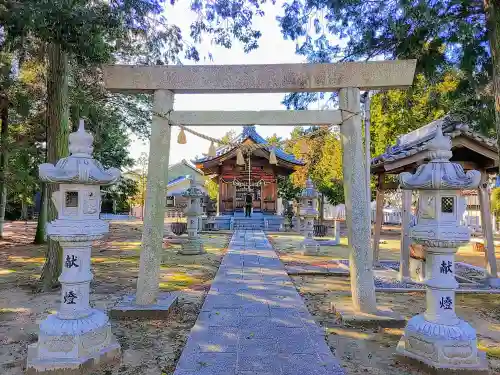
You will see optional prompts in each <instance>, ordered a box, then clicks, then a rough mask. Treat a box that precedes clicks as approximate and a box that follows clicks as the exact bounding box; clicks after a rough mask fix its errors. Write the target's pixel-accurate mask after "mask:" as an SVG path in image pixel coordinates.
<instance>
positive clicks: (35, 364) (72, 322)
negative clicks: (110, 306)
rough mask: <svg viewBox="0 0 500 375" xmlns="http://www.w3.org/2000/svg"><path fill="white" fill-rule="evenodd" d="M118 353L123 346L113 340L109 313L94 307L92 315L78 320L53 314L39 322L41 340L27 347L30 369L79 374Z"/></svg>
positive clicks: (30, 371) (33, 371) (111, 358)
mask: <svg viewBox="0 0 500 375" xmlns="http://www.w3.org/2000/svg"><path fill="white" fill-rule="evenodd" d="M119 354H120V345H118V344H117V343H116V340H114V338H113V335H112V334H111V325H110V324H109V319H108V316H107V315H106V314H104V313H103V312H102V311H99V310H94V309H91V310H90V314H89V315H87V316H85V317H82V318H77V319H61V318H60V317H59V316H58V315H57V314H54V315H50V316H49V317H48V318H47V319H46V320H44V321H43V322H42V323H41V324H40V334H39V335H38V343H36V344H32V345H30V346H29V347H28V361H27V371H28V373H31V374H40V373H44V374H45V373H47V374H57V373H58V372H57V371H59V373H61V374H63V373H64V374H67V373H75V374H76V373H78V371H83V369H84V368H90V367H92V366H95V365H98V364H99V363H102V362H109V361H112V360H113V359H114V358H117V357H119ZM50 371H52V372H50ZM71 371H73V372H71Z"/></svg>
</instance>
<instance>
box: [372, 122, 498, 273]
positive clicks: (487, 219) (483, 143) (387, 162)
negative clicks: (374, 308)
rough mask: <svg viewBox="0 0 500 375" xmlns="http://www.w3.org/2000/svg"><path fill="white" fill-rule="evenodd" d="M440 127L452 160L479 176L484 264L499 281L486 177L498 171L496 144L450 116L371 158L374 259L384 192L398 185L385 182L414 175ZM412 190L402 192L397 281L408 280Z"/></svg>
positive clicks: (376, 253)
mask: <svg viewBox="0 0 500 375" xmlns="http://www.w3.org/2000/svg"><path fill="white" fill-rule="evenodd" d="M438 125H441V126H442V129H443V133H444V134H445V135H448V136H450V137H451V141H452V152H453V157H452V158H451V161H453V162H456V163H459V164H461V165H462V167H463V168H464V169H465V170H466V171H467V170H471V169H475V170H478V171H480V172H481V174H482V183H481V184H480V186H479V189H478V196H479V203H480V208H481V221H482V230H483V235H484V239H485V243H486V252H485V265H486V271H487V277H488V279H489V280H490V283H497V282H498V275H497V264H496V258H495V246H494V240H493V225H492V222H491V213H490V195H489V191H488V176H489V175H490V174H496V172H497V170H498V153H497V147H496V141H495V140H493V139H490V138H487V137H484V136H482V135H481V134H479V133H477V132H474V131H472V130H471V129H470V128H469V127H468V126H467V125H466V124H464V123H463V122H462V121H460V120H459V119H456V118H453V117H452V116H446V117H443V118H442V119H439V120H436V121H433V122H431V123H430V124H427V125H425V126H423V127H421V128H419V129H417V130H415V131H413V132H410V133H408V134H405V135H402V136H400V137H399V138H398V139H397V142H396V145H394V146H390V147H388V149H387V151H386V152H385V153H384V154H382V155H379V156H377V157H375V158H373V159H372V163H371V173H372V174H374V175H376V176H377V178H378V184H377V198H376V221H375V230H374V240H373V253H374V256H373V259H374V262H375V263H377V262H378V256H379V255H378V254H379V246H380V231H381V228H382V209H383V205H384V191H386V190H389V189H397V187H398V186H399V182H397V180H396V181H395V180H394V179H392V180H393V181H387V180H388V179H389V178H386V177H388V176H395V177H397V175H399V174H400V173H401V172H411V173H414V172H415V170H416V169H417V167H418V166H419V165H421V164H423V163H424V162H426V161H427V160H428V158H429V151H428V150H427V143H428V142H429V140H431V139H432V138H433V137H434V135H435V132H436V127H437V126H438ZM410 210H411V191H410V190H403V191H402V223H401V253H400V278H401V279H403V280H404V279H409V277H410V274H409V258H410V250H409V247H410V238H409V228H410V214H411V211H410Z"/></svg>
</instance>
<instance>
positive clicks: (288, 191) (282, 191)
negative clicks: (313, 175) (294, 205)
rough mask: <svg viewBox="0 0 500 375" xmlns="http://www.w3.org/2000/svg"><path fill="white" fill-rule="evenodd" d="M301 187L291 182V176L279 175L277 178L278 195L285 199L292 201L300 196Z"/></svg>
mask: <svg viewBox="0 0 500 375" xmlns="http://www.w3.org/2000/svg"><path fill="white" fill-rule="evenodd" d="M301 192H302V187H300V186H296V185H295V184H294V183H293V180H292V177H291V176H281V177H279V178H278V196H279V197H280V198H283V200H285V201H287V202H288V201H294V200H297V198H298V197H299V196H300V193H301Z"/></svg>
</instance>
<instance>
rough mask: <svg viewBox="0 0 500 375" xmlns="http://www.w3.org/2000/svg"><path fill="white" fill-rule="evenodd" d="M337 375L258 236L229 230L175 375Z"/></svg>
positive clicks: (327, 351)
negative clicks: (224, 249) (225, 250)
mask: <svg viewBox="0 0 500 375" xmlns="http://www.w3.org/2000/svg"><path fill="white" fill-rule="evenodd" d="M195 374H196V375H341V374H344V371H343V369H342V368H341V367H340V366H339V363H338V361H337V360H336V359H335V357H334V356H333V355H332V353H331V351H330V349H329V348H328V345H327V344H326V342H325V339H324V333H323V331H322V330H321V329H320V328H319V327H318V326H317V325H316V323H315V321H314V319H313V317H312V316H311V315H310V314H309V312H308V311H307V309H306V307H305V305H304V302H303V301H302V298H301V297H300V296H299V294H298V293H297V291H296V290H295V287H294V286H293V284H292V282H291V280H290V278H289V277H288V275H287V273H286V272H285V270H284V268H283V265H282V264H281V262H280V261H279V259H278V256H277V255H276V253H275V252H274V250H273V249H272V246H271V244H270V243H269V241H268V240H267V238H266V236H265V234H264V232H262V231H250V230H249V231H236V232H235V233H234V235H233V237H232V239H231V242H230V245H229V251H228V253H227V255H226V256H225V257H224V259H223V260H222V263H221V266H220V268H219V271H218V273H217V276H216V277H215V280H214V282H213V284H212V287H211V289H210V292H209V293H208V295H207V297H206V299H205V303H204V305H203V307H202V311H201V312H200V315H199V316H198V320H197V321H196V324H195V325H194V327H193V329H192V330H191V334H190V337H189V339H188V341H187V343H186V346H185V348H184V351H183V352H182V355H181V358H180V359H179V362H178V363H177V368H176V370H175V373H174V375H195Z"/></svg>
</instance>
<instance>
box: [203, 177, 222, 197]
mask: <svg viewBox="0 0 500 375" xmlns="http://www.w3.org/2000/svg"><path fill="white" fill-rule="evenodd" d="M205 188H206V189H207V192H208V197H209V198H210V199H211V200H213V201H216V200H217V195H218V194H219V184H218V183H217V182H215V180H211V179H208V180H206V181H205Z"/></svg>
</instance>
